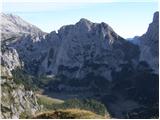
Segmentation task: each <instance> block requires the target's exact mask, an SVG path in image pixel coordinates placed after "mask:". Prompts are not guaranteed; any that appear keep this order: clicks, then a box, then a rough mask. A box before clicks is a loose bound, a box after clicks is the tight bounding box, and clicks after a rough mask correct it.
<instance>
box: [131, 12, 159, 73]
mask: <svg viewBox="0 0 160 120" xmlns="http://www.w3.org/2000/svg"><path fill="white" fill-rule="evenodd" d="M132 41H136V42H135V44H138V45H139V47H140V50H141V54H140V61H146V62H147V63H148V64H149V65H150V67H151V68H152V69H153V70H154V72H155V73H158V71H159V12H155V13H154V16H153V21H152V23H150V24H149V27H148V30H147V32H146V33H145V34H144V35H142V36H141V37H138V38H137V37H136V39H134V40H132Z"/></svg>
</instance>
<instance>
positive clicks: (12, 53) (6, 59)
mask: <svg viewBox="0 0 160 120" xmlns="http://www.w3.org/2000/svg"><path fill="white" fill-rule="evenodd" d="M1 20H2V22H1V24H0V27H1V28H0V29H1V32H2V36H1V54H0V58H1V96H0V97H1V118H5V119H11V118H14V119H15V118H24V117H27V116H31V115H32V114H34V113H35V112H36V111H39V110H40V106H39V105H38V104H37V99H36V96H35V93H33V91H31V90H26V89H25V88H24V85H22V84H17V83H15V81H14V80H13V78H12V72H11V71H12V70H14V69H16V68H21V67H23V61H21V60H20V58H19V53H17V50H16V49H15V48H13V47H9V44H11V43H14V42H17V40H21V37H23V36H25V35H28V34H32V35H34V36H42V37H43V35H44V33H43V32H42V31H41V30H40V29H38V28H36V27H35V26H33V25H30V24H29V23H27V22H25V21H23V20H22V19H21V18H19V17H18V16H13V15H6V14H3V13H2V14H1ZM18 42H19V41H18Z"/></svg>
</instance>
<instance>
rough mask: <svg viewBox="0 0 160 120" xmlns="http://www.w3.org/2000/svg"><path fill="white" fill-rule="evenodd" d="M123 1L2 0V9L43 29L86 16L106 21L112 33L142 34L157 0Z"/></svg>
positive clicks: (73, 21)
mask: <svg viewBox="0 0 160 120" xmlns="http://www.w3.org/2000/svg"><path fill="white" fill-rule="evenodd" d="M119 1H120V0H119ZM126 1H127V0H123V2H122V1H121V2H105V3H102V2H100V3H95V2H93V3H86V2H85V3H82V2H81V3H69V2H67V3H64V2H59V3H58V2H57V3H55V2H44V1H43V2H14V3H12V2H7V3H3V6H2V8H3V9H2V11H3V12H5V13H13V14H15V15H18V16H20V17H21V18H23V19H24V20H26V21H28V22H30V23H32V24H34V25H36V26H38V27H39V28H40V29H42V30H43V31H45V32H51V31H53V30H58V29H59V28H60V27H61V26H63V25H67V24H75V23H76V22H78V21H79V20H80V19H81V18H86V19H88V20H90V21H92V22H97V23H100V22H105V23H107V24H109V25H110V26H111V27H112V28H113V29H114V31H115V32H116V33H118V34H119V35H120V36H122V37H124V38H131V37H134V36H136V35H142V34H143V33H145V32H146V30H147V28H148V25H149V23H150V22H151V21H152V18H153V13H154V12H155V11H157V10H158V3H157V2H156V1H155V0H148V1H149V2H144V1H143V2H138V1H137V2H133V1H131V2H126ZM128 1H130V0H128ZM146 1H147V0H146Z"/></svg>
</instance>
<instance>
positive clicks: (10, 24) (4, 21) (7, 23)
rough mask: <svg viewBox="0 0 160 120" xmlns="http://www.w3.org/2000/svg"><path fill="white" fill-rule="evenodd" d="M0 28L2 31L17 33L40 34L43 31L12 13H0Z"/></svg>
mask: <svg viewBox="0 0 160 120" xmlns="http://www.w3.org/2000/svg"><path fill="white" fill-rule="evenodd" d="M0 15H1V23H0V26H1V27H0V29H1V32H2V33H6V34H17V33H29V34H37V35H42V34H44V32H42V30H40V29H39V28H37V27H36V26H34V25H31V24H29V23H28V22H26V21H24V20H23V19H21V18H20V17H19V16H15V15H12V14H4V13H1V14H0Z"/></svg>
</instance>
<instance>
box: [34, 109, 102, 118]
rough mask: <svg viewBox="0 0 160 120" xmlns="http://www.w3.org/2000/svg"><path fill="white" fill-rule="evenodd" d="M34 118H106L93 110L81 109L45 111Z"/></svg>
mask: <svg viewBox="0 0 160 120" xmlns="http://www.w3.org/2000/svg"><path fill="white" fill-rule="evenodd" d="M33 118H34V119H104V118H105V117H103V116H101V115H97V114H95V113H93V112H91V111H87V110H80V109H66V110H61V109H60V110H55V111H49V112H43V113H39V114H37V115H35V116H34V117H33Z"/></svg>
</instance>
